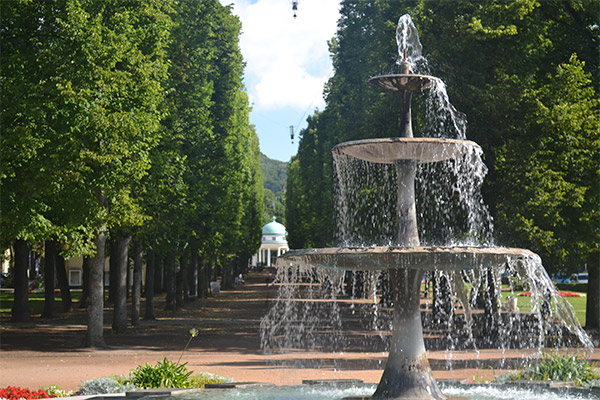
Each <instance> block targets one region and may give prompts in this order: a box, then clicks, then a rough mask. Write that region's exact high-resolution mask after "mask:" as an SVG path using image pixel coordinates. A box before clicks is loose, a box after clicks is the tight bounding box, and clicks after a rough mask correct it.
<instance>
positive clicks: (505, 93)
mask: <svg viewBox="0 0 600 400" xmlns="http://www.w3.org/2000/svg"><path fill="white" fill-rule="evenodd" d="M405 13H409V14H411V16H412V19H413V21H414V22H415V24H416V25H417V29H418V31H419V35H420V39H421V42H422V43H423V51H424V55H425V56H426V57H427V58H428V60H429V67H430V69H431V75H434V76H438V77H440V78H441V79H442V80H444V82H445V83H446V84H447V88H448V92H449V95H450V99H451V100H452V102H453V103H454V105H455V106H456V108H457V109H458V110H460V111H461V112H464V113H465V114H466V115H467V118H468V121H469V125H468V131H467V135H468V138H469V139H471V140H474V141H475V142H477V143H478V144H480V145H481V146H482V148H483V153H484V155H485V162H486V164H487V166H488V168H489V174H488V176H487V177H486V179H485V181H484V193H483V194H484V199H485V202H486V204H488V205H489V207H490V211H491V213H492V216H493V217H494V219H495V221H496V229H495V232H496V233H499V236H500V237H499V238H498V239H499V240H498V242H499V243H501V244H502V245H513V246H518V247H526V248H530V249H531V250H533V251H535V252H538V253H540V255H541V256H542V258H543V261H544V265H545V266H546V267H547V268H548V270H549V271H550V273H554V272H555V271H556V272H558V271H566V270H575V269H578V268H580V267H582V266H583V265H584V264H586V263H587V265H588V268H598V267H599V266H598V260H599V259H600V258H599V257H598V252H599V251H600V249H599V247H598V243H600V240H599V234H600V228H599V227H600V214H599V213H600V208H599V207H598V204H600V186H599V185H598V184H597V182H598V181H599V180H600V175H599V173H600V172H599V171H600V170H599V169H598V167H597V165H598V163H599V162H600V160H599V159H598V155H599V154H600V153H599V152H598V149H599V148H600V135H599V125H600V124H599V123H598V110H599V104H598V93H597V88H598V87H599V85H600V79H599V77H600V73H599V72H600V65H599V63H600V59H599V58H598V57H597V43H598V39H599V29H598V24H597V21H598V19H599V18H600V9H599V8H598V7H597V3H595V2H585V1H577V0H571V1H558V0H548V1H543V2H540V1H534V0H517V1H510V2H505V1H495V0H493V1H488V2H473V1H469V0H456V1H452V2H449V1H437V0H418V1H409V0H401V1H381V2H354V1H342V2H341V8H340V14H341V18H340V21H339V23H338V32H337V34H336V37H335V38H334V39H332V41H331V42H330V52H331V54H332V59H333V64H334V67H335V74H334V75H333V76H332V77H331V79H330V80H329V81H328V83H327V85H326V88H325V98H326V102H327V106H326V108H325V109H324V110H323V111H321V112H319V113H317V114H316V115H314V116H313V117H311V118H309V123H308V126H307V128H306V129H305V130H303V131H302V132H301V133H300V137H301V140H300V144H299V149H298V155H297V156H296V157H295V158H294V159H293V160H292V162H291V164H290V166H289V171H288V180H289V184H288V191H287V200H286V201H287V204H286V207H287V209H286V214H287V215H286V216H287V219H286V222H287V225H288V230H289V232H290V244H291V245H292V247H298V246H302V247H311V246H321V245H326V244H331V243H332V241H333V231H332V229H331V227H332V226H333V223H332V221H333V206H332V198H333V195H332V192H331V190H332V189H331V188H332V185H333V179H332V170H333V167H332V159H331V153H330V151H331V148H332V147H333V146H334V145H336V144H338V143H340V142H344V141H349V140H356V139H362V138H370V137H390V136H397V127H396V125H397V120H396V118H395V117H394V116H395V115H397V101H396V99H395V96H393V95H391V94H389V93H385V92H381V91H377V90H376V89H373V88H370V87H369V86H368V85H366V84H365V82H366V81H367V80H368V78H369V77H371V76H373V75H377V74H382V73H390V72H394V68H395V67H394V64H395V61H396V60H397V57H398V55H397V48H396V43H395V35H394V29H395V27H396V22H397V20H398V18H399V17H400V16H401V15H403V14H405ZM423 100H424V99H423V96H418V95H415V96H413V113H412V116H413V126H414V131H415V136H421V135H423V134H424V132H425V129H427V121H426V115H425V113H424V112H423V111H424V101H423ZM417 207H419V204H417ZM323 224H324V225H325V226H323ZM574 227H576V229H574Z"/></svg>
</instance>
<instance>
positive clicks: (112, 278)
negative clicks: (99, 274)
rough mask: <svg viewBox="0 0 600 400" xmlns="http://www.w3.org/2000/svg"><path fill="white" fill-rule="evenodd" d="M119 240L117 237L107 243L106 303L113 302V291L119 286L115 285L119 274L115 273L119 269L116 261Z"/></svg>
mask: <svg viewBox="0 0 600 400" xmlns="http://www.w3.org/2000/svg"><path fill="white" fill-rule="evenodd" d="M118 240H119V238H118V237H112V235H111V238H110V241H109V250H110V253H109V256H108V257H109V258H108V299H107V301H108V302H111V303H112V302H114V301H115V290H116V289H117V286H118V285H119V284H118V283H117V281H116V280H118V276H119V272H118V271H117V270H118V269H119V266H118V265H117V264H118V259H119V255H118V254H117V251H118V249H117V241H118Z"/></svg>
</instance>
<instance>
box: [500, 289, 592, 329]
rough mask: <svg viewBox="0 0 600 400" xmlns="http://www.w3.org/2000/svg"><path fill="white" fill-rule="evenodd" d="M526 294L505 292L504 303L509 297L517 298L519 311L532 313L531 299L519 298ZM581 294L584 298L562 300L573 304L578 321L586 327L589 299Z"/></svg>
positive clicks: (503, 294) (526, 297)
mask: <svg viewBox="0 0 600 400" xmlns="http://www.w3.org/2000/svg"><path fill="white" fill-rule="evenodd" d="M524 292H525V291H515V292H514V293H511V292H508V291H503V292H502V302H506V300H507V297H508V296H516V298H517V306H518V307H519V310H521V311H525V312H527V311H531V306H532V304H531V297H529V296H519V295H520V294H521V293H524ZM575 293H578V292H575ZM581 294H583V296H582V297H562V298H563V299H565V300H566V301H567V302H568V303H570V304H571V306H572V307H573V310H575V316H576V317H577V320H578V321H579V323H580V324H581V326H584V325H585V310H586V301H587V297H586V296H585V293H581Z"/></svg>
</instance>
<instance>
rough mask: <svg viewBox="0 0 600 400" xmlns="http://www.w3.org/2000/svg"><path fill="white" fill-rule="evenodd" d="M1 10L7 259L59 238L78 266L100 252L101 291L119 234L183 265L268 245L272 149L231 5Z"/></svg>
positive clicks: (0, 220) (30, 4)
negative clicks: (264, 232)
mask: <svg viewBox="0 0 600 400" xmlns="http://www.w3.org/2000/svg"><path fill="white" fill-rule="evenodd" d="M0 7H1V8H0V14H1V19H2V24H1V25H0V33H1V34H2V40H1V41H0V44H1V46H2V47H1V52H2V63H1V64H0V68H1V69H0V72H1V74H0V83H1V85H2V90H1V96H2V98H1V105H2V114H1V126H2V135H1V136H0V141H1V143H0V144H1V148H2V159H1V164H2V165H1V168H0V170H1V173H0V184H1V186H2V192H1V196H2V199H1V200H2V201H1V203H0V207H1V210H0V211H1V212H0V231H1V237H0V239H1V240H0V242H1V245H2V248H3V249H5V248H7V247H8V246H11V245H13V244H14V243H15V241H17V240H21V241H26V242H27V243H29V245H33V244H35V243H37V242H42V241H46V240H54V241H57V242H58V243H59V245H60V251H61V253H62V254H63V255H65V256H74V255H84V256H94V255H96V256H98V257H97V258H99V259H98V260H97V261H98V263H101V265H100V264H98V265H99V266H98V268H100V270H99V273H100V275H96V276H95V277H94V278H92V279H93V280H94V279H95V280H98V279H102V277H101V274H102V269H103V262H104V255H103V254H104V248H103V247H104V240H105V239H103V237H105V236H106V235H108V236H110V237H111V241H116V240H117V239H118V237H119V236H123V235H135V237H136V240H142V242H143V243H144V247H145V248H146V249H148V250H153V251H158V252H167V251H169V252H172V254H174V255H175V257H176V258H177V259H178V260H179V261H180V262H182V263H185V257H184V253H185V252H186V251H188V250H190V249H193V253H194V256H195V257H205V258H206V259H207V260H212V261H211V262H210V265H211V268H212V267H214V268H220V267H221V266H222V265H224V264H226V263H227V262H230V260H242V259H248V258H249V256H250V255H252V254H253V253H254V252H255V251H256V250H257V249H258V247H259V245H260V226H261V222H262V212H263V204H262V203H263V193H262V175H261V165H260V152H259V149H258V138H257V135H256V132H255V131H254V128H253V127H252V126H251V125H250V124H249V120H248V113H249V104H248V98H247V95H246V93H245V88H244V86H243V83H242V76H243V67H244V62H243V59H242V55H241V52H240V49H239V45H238V41H239V35H240V31H241V24H240V21H239V20H238V18H237V17H236V16H234V15H233V14H232V12H231V8H230V7H229V6H223V5H221V3H220V2H219V1H218V0H182V1H177V2H175V1H170V0H168V1H162V0H160V1H159V0H151V1H144V2H131V1H127V0H109V1H102V2H98V1H93V0H60V1H56V2H38V1H30V0H18V1H12V2H2V4H1V5H0ZM21 247H22V246H21ZM21 247H19V248H21ZM100 258H101V259H100ZM215 260H219V261H218V263H217V264H215V263H214V261H215ZM96 272H98V271H96ZM100 283H101V281H100ZM25 296H26V293H25ZM97 301H100V300H97ZM100 306H101V305H100ZM100 309H101V307H100ZM100 326H101V321H100ZM100 334H101V332H100ZM99 344H100V345H101V343H99ZM92 345H93V343H92Z"/></svg>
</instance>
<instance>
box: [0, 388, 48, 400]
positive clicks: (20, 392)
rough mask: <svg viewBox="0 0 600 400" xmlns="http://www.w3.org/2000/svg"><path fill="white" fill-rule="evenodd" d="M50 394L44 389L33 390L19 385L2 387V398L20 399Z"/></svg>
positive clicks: (43, 396)
mask: <svg viewBox="0 0 600 400" xmlns="http://www.w3.org/2000/svg"><path fill="white" fill-rule="evenodd" d="M48 397H56V396H50V395H49V394H48V393H46V392H45V391H43V390H41V389H40V390H31V389H28V388H20V387H18V386H7V387H6V388H0V399H7V400H19V399H25V400H29V399H44V398H48Z"/></svg>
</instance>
